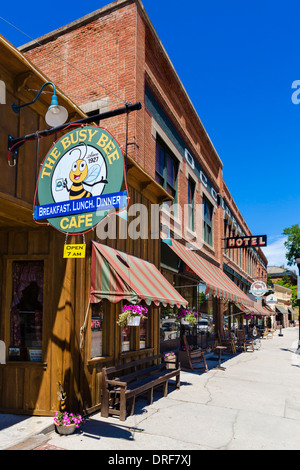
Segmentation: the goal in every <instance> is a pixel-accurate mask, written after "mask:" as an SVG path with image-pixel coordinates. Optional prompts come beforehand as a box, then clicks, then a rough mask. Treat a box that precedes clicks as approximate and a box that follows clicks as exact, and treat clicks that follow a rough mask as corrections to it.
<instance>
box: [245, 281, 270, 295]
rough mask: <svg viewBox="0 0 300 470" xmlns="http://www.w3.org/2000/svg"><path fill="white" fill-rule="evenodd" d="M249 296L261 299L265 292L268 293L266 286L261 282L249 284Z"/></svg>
mask: <svg viewBox="0 0 300 470" xmlns="http://www.w3.org/2000/svg"><path fill="white" fill-rule="evenodd" d="M249 292H250V294H252V295H254V296H255V297H258V298H259V297H262V296H263V295H264V294H265V293H266V292H269V289H268V288H267V286H266V283H265V282H263V281H255V282H253V284H251V287H250V290H249Z"/></svg>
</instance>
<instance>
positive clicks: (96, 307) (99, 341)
mask: <svg viewBox="0 0 300 470" xmlns="http://www.w3.org/2000/svg"><path fill="white" fill-rule="evenodd" d="M91 308H92V320H91V359H93V358H94V357H101V356H103V303H102V302H99V303H98V304H92V306H91Z"/></svg>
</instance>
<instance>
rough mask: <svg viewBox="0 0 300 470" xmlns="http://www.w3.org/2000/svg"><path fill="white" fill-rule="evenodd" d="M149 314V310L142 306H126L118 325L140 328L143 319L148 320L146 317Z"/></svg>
mask: <svg viewBox="0 0 300 470" xmlns="http://www.w3.org/2000/svg"><path fill="white" fill-rule="evenodd" d="M147 312H148V309H147V308H146V307H142V306H141V305H124V307H123V308H122V313H121V315H120V316H119V319H118V321H117V324H118V325H119V326H126V325H127V326H139V324H140V321H141V318H143V319H144V320H146V319H147V317H146V316H145V315H146V313H147Z"/></svg>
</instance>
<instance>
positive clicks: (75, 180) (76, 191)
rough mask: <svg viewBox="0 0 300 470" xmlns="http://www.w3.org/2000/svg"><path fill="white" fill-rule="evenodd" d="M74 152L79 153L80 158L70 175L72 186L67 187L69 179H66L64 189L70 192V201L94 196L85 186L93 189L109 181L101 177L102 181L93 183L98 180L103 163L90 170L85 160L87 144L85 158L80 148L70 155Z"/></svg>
mask: <svg viewBox="0 0 300 470" xmlns="http://www.w3.org/2000/svg"><path fill="white" fill-rule="evenodd" d="M73 150H78V151H79V158H78V160H76V161H75V162H74V163H73V165H72V168H71V171H70V174H69V178H70V180H71V181H72V185H71V187H70V189H69V188H68V186H67V179H66V178H65V180H64V183H63V187H64V188H66V190H67V191H68V192H69V199H81V198H84V197H90V196H92V193H91V192H89V191H88V190H86V189H85V187H84V185H86V186H89V187H92V186H95V185H96V184H100V183H103V184H107V180H106V179H104V178H103V176H102V177H101V180H100V181H96V182H95V183H92V182H93V181H95V180H96V179H97V178H98V176H99V174H100V171H101V167H102V165H103V162H102V164H101V165H93V166H92V167H90V168H88V164H87V162H86V161H85V160H84V159H85V157H86V154H87V145H86V144H85V155H84V156H83V157H81V149H80V148H79V147H76V148H74V149H72V150H71V151H70V154H71V153H72V152H73ZM91 183H92V184H91Z"/></svg>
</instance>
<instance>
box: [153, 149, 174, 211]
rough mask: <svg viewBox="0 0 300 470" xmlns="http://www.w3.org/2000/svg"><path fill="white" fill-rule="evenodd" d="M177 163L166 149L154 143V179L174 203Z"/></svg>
mask: <svg viewBox="0 0 300 470" xmlns="http://www.w3.org/2000/svg"><path fill="white" fill-rule="evenodd" d="M177 171H178V162H177V160H176V158H175V157H174V156H173V154H172V153H171V151H170V150H169V149H168V147H167V146H166V145H165V144H163V143H162V142H161V141H157V142H156V165H155V179H156V181H157V182H158V183H159V184H161V186H163V187H164V188H165V189H166V190H167V191H168V193H169V194H170V195H171V196H172V197H173V198H174V202H175V201H176V191H177Z"/></svg>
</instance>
